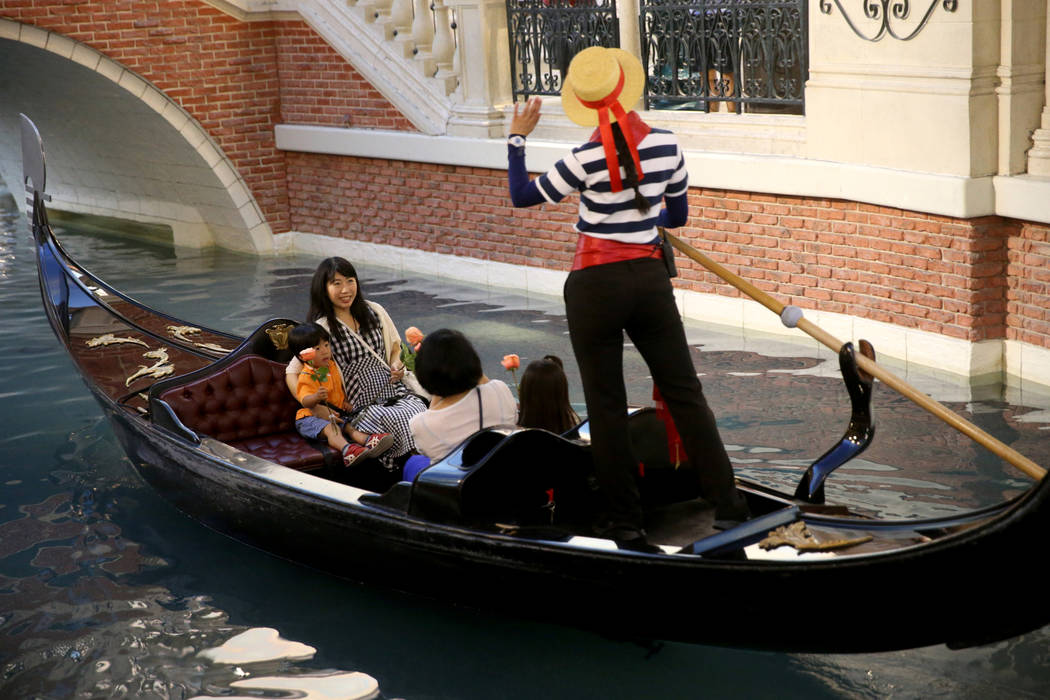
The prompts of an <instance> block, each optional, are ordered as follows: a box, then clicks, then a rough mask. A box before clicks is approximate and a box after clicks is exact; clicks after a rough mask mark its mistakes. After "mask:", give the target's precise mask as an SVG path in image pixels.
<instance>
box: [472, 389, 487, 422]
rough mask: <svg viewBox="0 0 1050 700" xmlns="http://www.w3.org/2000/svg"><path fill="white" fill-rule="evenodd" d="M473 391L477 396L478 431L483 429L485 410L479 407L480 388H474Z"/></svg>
mask: <svg viewBox="0 0 1050 700" xmlns="http://www.w3.org/2000/svg"><path fill="white" fill-rule="evenodd" d="M474 391H475V392H477V394H478V430H481V429H482V428H484V427H485V409H484V407H483V406H482V405H481V387H480V386H476V387H474Z"/></svg>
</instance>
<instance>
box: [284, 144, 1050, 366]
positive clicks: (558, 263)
mask: <svg viewBox="0 0 1050 700" xmlns="http://www.w3.org/2000/svg"><path fill="white" fill-rule="evenodd" d="M288 176H289V190H288V193H289V194H288V196H289V200H290V204H291V210H292V228H293V229H295V230H297V231H303V232H309V233H319V234H325V235H330V236H336V237H340V238H352V239H354V240H361V241H371V242H375V243H385V244H394V245H401V246H404V247H409V248H417V249H420V250H426V251H432V252H438V253H450V254H456V255H461V256H467V257H473V258H478V259H482V260H493V261H498V262H506V263H512V264H519V265H532V266H538V267H546V268H551V269H558V270H566V269H568V268H569V266H570V264H571V261H572V255H573V250H574V246H575V236H574V235H573V234H572V233H571V227H572V224H573V222H574V221H575V219H576V216H575V213H576V202H577V200H576V198H575V197H573V198H571V199H570V200H568V201H566V202H562V203H560V204H557V205H550V204H544V205H541V206H538V207H534V208H532V209H527V210H515V209H513V208H512V207H511V206H510V203H509V199H508V195H507V191H506V175H505V173H504V172H503V171H494V170H485V169H480V168H465V167H453V166H441V165H428V164H420V163H408V162H400V161H385V160H379V159H368V158H343V157H336V156H324V155H312V154H303V153H290V154H288ZM689 208H690V220H689V225H687V226H685V227H683V228H682V229H679V230H678V231H677V233H678V234H679V235H680V237H682V238H683V239H684V240H686V241H687V242H689V243H690V244H692V245H694V246H696V247H697V248H699V249H700V250H701V251H703V252H705V253H706V254H708V255H709V256H710V257H712V258H713V259H714V260H716V261H717V262H719V263H721V264H724V265H726V266H727V267H729V268H730V269H732V270H733V271H735V272H737V273H738V274H740V275H741V276H743V277H745V278H746V279H748V280H750V281H752V282H753V283H755V284H756V285H757V286H758V287H759V288H761V289H763V290H764V291H766V292H769V293H770V294H773V295H774V296H775V297H777V298H778V299H779V300H781V301H783V302H784V303H792V304H795V305H797V306H800V307H802V308H804V309H823V310H827V311H833V312H838V313H846V314H850V315H854V316H858V317H862V318H869V319H873V320H878V321H885V322H888V323H893V324H896V325H899V326H902V327H905V328H916V329H920V330H923V331H930V332H933V333H940V334H943V335H947V336H950V337H953V338H961V339H965V340H968V341H979V340H986V339H993V338H1003V337H1011V338H1017V339H1021V340H1024V341H1025V342H1028V343H1031V344H1033V345H1037V346H1041V347H1050V312H1048V309H1050V238H1048V235H1050V229H1048V228H1047V227H1039V226H1034V225H1029V224H1024V225H1022V224H1020V223H1018V222H1015V221H1010V220H1004V219H1002V218H999V217H984V218H979V219H970V220H961V219H953V218H950V217H944V216H936V215H931V214H919V213H915V212H909V211H903V210H900V209H892V208H887V207H878V206H872V205H867V204H860V203H856V202H847V201H840V200H829V199H813V198H807V197H777V196H772V195H762V194H749V193H746V192H732V191H724V190H713V189H701V188H693V189H691V190H690V193H689ZM1008 261H1009V264H1008ZM678 263H679V265H678V267H679V275H680V276H679V279H678V280H677V281H676V283H675V284H676V285H677V286H680V287H682V288H685V289H691V290H694V291H698V292H707V293H715V294H722V295H728V296H736V295H737V294H738V293H737V292H736V291H735V290H734V289H732V288H731V287H729V286H728V285H726V284H725V283H723V282H722V281H721V280H719V279H718V278H717V277H715V276H714V275H713V274H711V273H709V272H707V271H706V270H704V269H703V268H701V267H700V266H699V265H697V264H695V263H692V262H691V261H689V260H686V259H684V258H683V257H681V256H679V258H678ZM1008 304H1009V307H1008V306H1007V305H1008Z"/></svg>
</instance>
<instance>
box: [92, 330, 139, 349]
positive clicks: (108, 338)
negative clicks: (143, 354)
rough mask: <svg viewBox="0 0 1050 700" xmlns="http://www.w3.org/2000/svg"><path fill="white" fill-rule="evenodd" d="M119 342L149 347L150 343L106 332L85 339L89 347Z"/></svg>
mask: <svg viewBox="0 0 1050 700" xmlns="http://www.w3.org/2000/svg"><path fill="white" fill-rule="evenodd" d="M119 343H135V344H136V345H141V346H142V347H144V348H148V347H149V345H147V344H146V343H144V342H142V341H141V340H139V339H138V338H125V337H118V336H115V335H113V334H112V333H106V334H105V335H97V336H95V337H94V338H89V339H88V340H85V341H84V345H87V346H88V347H89V348H97V347H99V346H103V345H117V344H119Z"/></svg>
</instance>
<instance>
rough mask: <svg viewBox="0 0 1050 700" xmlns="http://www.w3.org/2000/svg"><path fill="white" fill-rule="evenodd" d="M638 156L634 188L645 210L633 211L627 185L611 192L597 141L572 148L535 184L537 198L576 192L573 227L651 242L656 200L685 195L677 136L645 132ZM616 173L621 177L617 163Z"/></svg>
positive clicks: (550, 198)
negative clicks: (638, 172)
mask: <svg viewBox="0 0 1050 700" xmlns="http://www.w3.org/2000/svg"><path fill="white" fill-rule="evenodd" d="M638 157H639V159H640V160H641V163H642V172H643V173H645V176H644V177H643V178H642V182H641V185H640V186H639V190H640V191H641V193H642V195H643V196H645V197H646V198H647V199H648V200H649V204H650V208H649V211H647V212H641V211H639V210H638V208H637V206H636V205H635V202H634V190H633V189H632V188H629V187H625V188H624V189H623V190H621V191H620V192H612V191H611V189H610V186H609V169H608V167H607V166H606V164H605V150H604V149H603V148H602V144H601V143H600V142H598V141H590V142H588V143H585V144H583V145H582V146H580V147H578V148H574V149H573V150H572V152H571V153H570V154H569V155H567V156H566V157H565V158H562V159H561V160H559V161H558V162H557V163H555V164H554V167H553V168H551V169H550V170H549V171H547V172H546V173H545V174H543V175H541V176H540V177H539V178H538V179H537V180H536V182H537V185H538V188H539V192H540V194H541V195H542V196H543V198H544V199H546V200H547V201H548V202H552V203H553V202H559V201H561V200H562V199H564V198H565V197H567V196H568V195H570V194H572V193H573V192H575V191H577V190H578V191H579V192H580V218H579V220H578V221H577V222H576V226H575V228H576V230H577V231H579V232H580V233H584V234H587V235H590V236H595V237H598V238H607V239H611V240H616V241H620V242H621V243H651V242H653V240H654V239H655V238H656V237H657V231H656V226H657V217H658V215H659V212H660V206H659V205H660V200H661V199H662V198H663V197H664V196H667V197H677V196H681V195H683V194H685V192H686V190H687V189H688V187H689V177H688V173H687V171H686V168H685V158H684V157H683V155H682V148H681V146H679V145H678V139H677V138H676V137H675V135H674V134H673V133H671V132H670V131H667V130H665V129H651V130H650V131H649V133H648V134H647V135H646V136H645V138H643V139H642V141H641V143H639V144H638ZM620 174H621V177H624V176H625V174H624V172H623V167H622V165H621V167H620Z"/></svg>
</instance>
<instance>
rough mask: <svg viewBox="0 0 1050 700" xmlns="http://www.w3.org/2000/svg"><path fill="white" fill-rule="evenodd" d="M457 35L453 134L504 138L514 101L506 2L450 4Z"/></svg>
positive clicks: (453, 1)
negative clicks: (505, 112) (507, 109)
mask: <svg viewBox="0 0 1050 700" xmlns="http://www.w3.org/2000/svg"><path fill="white" fill-rule="evenodd" d="M445 4H446V5H448V7H449V8H450V9H451V10H453V11H454V12H455V16H456V25H457V28H456V35H457V36H458V37H459V65H460V71H461V72H460V76H459V89H460V98H461V99H460V100H459V102H458V103H456V104H454V105H453V107H452V116H451V117H450V118H449V123H448V134H449V135H450V136H470V137H474V138H500V137H501V136H503V130H504V125H503V112H502V111H501V110H500V109H498V108H497V105H505V104H507V103H508V102H510V101H511V89H510V47H509V45H508V44H507V7H506V3H505V0H446V3H445Z"/></svg>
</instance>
